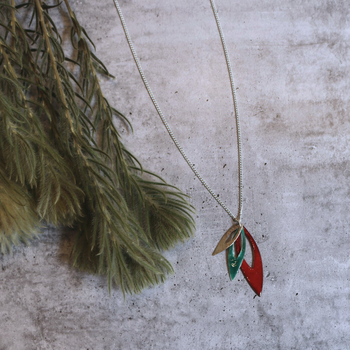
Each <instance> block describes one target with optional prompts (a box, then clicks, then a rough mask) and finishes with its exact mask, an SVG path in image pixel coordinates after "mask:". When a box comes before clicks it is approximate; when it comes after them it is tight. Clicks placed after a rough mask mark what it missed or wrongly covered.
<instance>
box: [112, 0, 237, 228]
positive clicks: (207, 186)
mask: <svg viewBox="0 0 350 350" xmlns="http://www.w3.org/2000/svg"><path fill="white" fill-rule="evenodd" d="M113 1H114V4H115V6H116V9H117V11H118V15H119V18H120V21H121V23H122V26H123V29H124V33H125V36H126V40H127V42H128V44H129V48H130V51H131V53H132V56H133V58H134V61H135V63H136V66H137V69H138V71H139V73H140V76H141V79H142V81H143V83H144V85H145V87H146V90H147V92H148V95H149V97H150V98H151V100H152V102H153V105H154V107H155V109H156V110H157V113H158V115H159V117H160V119H161V121H162V122H163V124H164V126H165V128H166V130H167V132H168V134H169V136H170V137H171V139H172V140H173V142H174V144H175V146H176V147H177V149H178V150H179V152H180V153H181V155H182V157H183V158H184V160H185V161H186V163H187V164H188V166H189V167H190V168H191V170H192V171H193V173H194V174H195V175H196V177H197V178H198V180H199V181H200V182H201V183H202V185H203V186H204V187H205V189H206V190H207V191H208V192H209V193H210V194H211V196H212V197H213V198H214V199H215V200H216V201H217V203H218V204H219V205H220V206H221V207H222V208H223V209H224V210H225V211H226V213H227V214H228V215H229V216H230V217H231V218H232V219H233V220H234V221H237V222H239V223H240V221H241V218H242V210H243V201H242V198H243V160H242V140H241V129H240V119H239V114H238V107H237V97H236V89H235V85H234V82H233V74H232V68H231V62H230V58H229V55H228V50H227V46H226V41H225V38H224V34H223V31H222V28H221V23H220V20H219V16H218V11H217V8H216V6H215V2H214V0H210V3H211V7H212V10H213V13H214V17H215V21H216V24H217V27H218V31H219V34H220V39H221V43H222V47H223V49H224V54H225V60H226V65H227V69H228V73H229V78H230V83H231V91H232V97H233V106H234V113H235V119H236V132H237V152H238V173H239V175H238V183H239V195H238V196H239V200H238V214H237V217H235V216H234V215H233V214H232V212H231V210H230V209H229V208H228V207H227V206H226V205H225V203H223V202H222V201H221V199H220V198H219V197H218V195H216V194H215V192H214V191H213V190H212V189H211V187H210V186H209V185H208V184H207V182H206V181H205V180H204V179H203V177H202V176H201V175H200V174H199V172H198V171H197V169H196V167H195V166H194V164H193V163H192V162H191V161H190V159H189V158H188V156H187V154H186V153H185V151H184V150H183V148H182V147H181V146H180V144H179V141H178V140H177V138H176V137H175V135H174V133H173V131H172V130H171V128H170V125H169V124H168V122H167V120H166V118H165V116H164V114H163V112H162V110H161V109H160V107H159V104H158V102H157V100H156V98H155V96H154V94H153V92H152V89H151V87H150V86H149V83H148V81H147V79H146V76H145V74H144V71H143V69H142V66H141V63H140V60H139V58H138V55H137V53H136V50H135V47H134V45H133V43H132V40H131V36H130V34H129V30H128V28H127V25H126V21H125V18H124V15H123V13H122V10H121V8H120V5H119V2H118V0H113Z"/></svg>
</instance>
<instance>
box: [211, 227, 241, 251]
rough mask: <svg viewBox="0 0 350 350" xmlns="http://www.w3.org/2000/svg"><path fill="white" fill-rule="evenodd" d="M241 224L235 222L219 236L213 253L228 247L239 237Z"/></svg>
mask: <svg viewBox="0 0 350 350" xmlns="http://www.w3.org/2000/svg"><path fill="white" fill-rule="evenodd" d="M242 227H243V226H242V225H240V224H239V223H237V222H235V223H234V224H233V225H232V226H231V227H230V228H229V229H228V230H227V231H226V232H225V234H224V235H223V236H222V237H221V239H220V242H219V243H218V245H217V246H216V248H215V249H214V251H213V255H216V254H219V253H221V252H223V251H224V250H226V249H228V248H229V247H230V246H231V245H232V244H233V243H235V241H236V240H237V238H238V237H239V233H240V231H241V229H242Z"/></svg>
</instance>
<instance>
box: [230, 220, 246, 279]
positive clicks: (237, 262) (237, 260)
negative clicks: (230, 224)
mask: <svg viewBox="0 0 350 350" xmlns="http://www.w3.org/2000/svg"><path fill="white" fill-rule="evenodd" d="M239 234H240V235H239V238H238V239H237V241H236V243H237V242H238V241H242V249H240V252H239V254H237V257H236V256H235V251H234V248H233V245H231V246H230V247H229V248H228V249H227V250H228V252H227V267H228V272H229V275H230V278H231V281H232V280H233V279H234V278H235V277H236V275H237V272H238V270H239V269H240V267H241V265H242V262H243V259H244V254H245V234H244V229H243V227H242V228H241V229H240V230H239Z"/></svg>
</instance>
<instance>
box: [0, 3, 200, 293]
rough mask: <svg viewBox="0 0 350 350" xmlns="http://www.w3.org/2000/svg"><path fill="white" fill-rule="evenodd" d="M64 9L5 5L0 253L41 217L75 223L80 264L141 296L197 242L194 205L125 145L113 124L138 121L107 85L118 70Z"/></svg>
mask: <svg viewBox="0 0 350 350" xmlns="http://www.w3.org/2000/svg"><path fill="white" fill-rule="evenodd" d="M0 1H1V0H0ZM64 4H65V7H64V8H65V11H63V12H62V9H63V6H62V5H61V3H54V4H52V5H48V4H46V3H45V2H43V1H41V0H29V1H26V2H23V3H20V4H17V5H16V4H15V1H14V0H7V1H4V0H2V2H0V89H1V91H0V92H1V93H0V168H1V173H0V249H1V250H2V251H3V252H5V251H7V250H9V249H10V247H11V244H13V243H18V242H20V241H27V240H28V239H30V238H31V237H32V236H33V235H34V233H35V232H37V228H38V227H39V223H40V222H41V221H46V222H50V223H53V224H55V225H59V224H63V225H74V227H76V228H77V230H78V234H77V237H76V241H75V244H74V247H73V250H72V261H73V264H74V266H76V267H78V268H80V269H82V270H86V271H89V272H92V273H97V274H104V275H106V276H107V279H108V285H109V288H111V286H112V283H113V282H116V283H117V284H119V285H120V287H121V289H122V290H123V292H129V293H133V292H136V293H137V292H140V291H141V290H142V289H143V288H145V287H147V286H149V285H154V284H157V283H159V282H163V281H164V279H165V277H166V275H167V274H168V273H170V272H171V271H172V267H171V265H170V264H169V262H168V261H167V260H166V259H165V258H164V257H163V256H162V255H161V253H160V250H164V249H169V248H171V247H173V246H174V244H175V243H176V242H179V241H184V240H185V239H187V238H189V236H190V235H191V233H192V231H193V229H194V221H193V219H192V216H191V214H192V207H191V206H190V205H189V204H188V202H187V201H186V196H185V195H184V194H183V193H181V192H180V191H179V190H178V189H176V188H174V187H173V186H170V185H168V184H166V183H165V182H164V181H163V180H162V179H161V178H159V177H158V176H157V175H155V174H152V173H150V172H148V171H145V170H143V169H142V167H141V165H140V163H139V162H138V161H137V160H136V158H135V157H134V156H133V155H132V154H130V152H128V151H127V149H125V147H124V145H123V144H122V142H121V138H120V135H119V133H118V130H117V129H116V127H115V125H114V123H113V119H114V118H119V119H120V120H122V121H123V122H125V123H126V124H127V125H129V126H130V124H129V122H128V120H127V119H126V118H125V117H124V116H123V115H122V114H121V113H119V112H118V111H117V110H116V109H114V108H113V107H112V106H110V104H109V103H108V101H107V100H106V98H105V97H104V95H103V93H102V90H101V86H100V83H99V80H98V74H104V75H106V76H110V74H109V72H108V70H107V68H106V67H105V66H104V65H103V63H102V62H101V61H100V60H99V59H98V58H97V57H96V55H95V54H94V53H93V51H92V49H91V47H92V46H93V43H92V42H91V40H90V38H89V37H88V35H87V33H86V31H85V30H84V28H82V27H81V26H80V24H79V22H78V21H77V19H76V17H75V14H74V12H73V11H72V10H71V8H70V6H69V3H68V1H67V0H64ZM57 7H59V8H60V9H61V13H64V14H65V18H64V19H65V21H66V22H67V25H66V26H65V28H64V29H65V30H67V26H70V34H71V35H70V38H68V39H67V38H65V37H64V36H61V34H60V33H59V30H58V29H57V27H56V25H55V23H54V21H53V20H52V18H51V17H50V14H49V13H51V11H57V9H56V8H57ZM28 19H30V20H28ZM68 44H69V45H70V46H71V49H72V50H71V51H72V54H71V55H70V56H69V57H67V56H66V55H65V53H64V52H65V51H64V50H63V45H65V48H66V47H67V45H68Z"/></svg>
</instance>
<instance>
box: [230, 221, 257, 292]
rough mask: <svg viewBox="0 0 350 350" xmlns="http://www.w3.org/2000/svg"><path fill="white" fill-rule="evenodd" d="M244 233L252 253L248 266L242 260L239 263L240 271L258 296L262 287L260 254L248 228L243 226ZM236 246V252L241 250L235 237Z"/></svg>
mask: <svg viewBox="0 0 350 350" xmlns="http://www.w3.org/2000/svg"><path fill="white" fill-rule="evenodd" d="M243 228H244V233H245V235H246V238H247V240H248V241H249V243H250V246H251V248H252V255H253V264H252V266H249V265H248V263H247V262H246V261H245V260H243V262H242V265H241V271H242V273H243V275H244V277H245V279H246V280H247V282H248V283H249V285H250V286H251V287H252V289H253V290H254V292H255V293H256V294H257V295H259V296H260V294H261V291H262V287H263V278H264V276H263V265H262V260H261V255H260V252H259V248H258V245H257V244H256V242H255V241H254V238H253V237H252V236H251V234H250V233H249V232H248V230H247V229H246V228H245V227H244V226H243ZM235 247H236V254H239V252H240V251H241V240H240V239H237V241H236V242H235Z"/></svg>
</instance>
